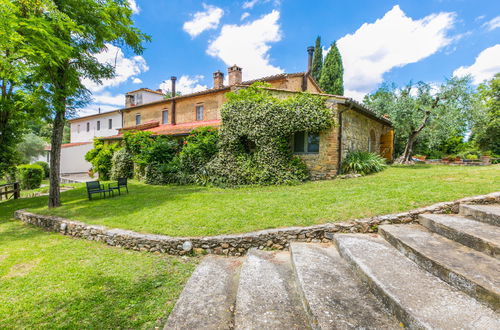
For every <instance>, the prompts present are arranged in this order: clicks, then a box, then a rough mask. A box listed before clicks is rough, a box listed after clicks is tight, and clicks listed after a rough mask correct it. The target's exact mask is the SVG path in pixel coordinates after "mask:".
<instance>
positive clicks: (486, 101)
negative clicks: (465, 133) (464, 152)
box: [472, 73, 500, 154]
mask: <svg viewBox="0 0 500 330" xmlns="http://www.w3.org/2000/svg"><path fill="white" fill-rule="evenodd" d="M476 108H477V113H476V116H475V122H474V126H473V129H472V138H473V140H474V141H475V142H476V143H477V144H478V146H479V147H480V148H481V150H483V151H492V152H493V153H495V154H500V73H497V74H496V75H495V77H493V78H492V79H491V80H490V81H488V82H485V83H483V84H481V85H479V87H478V93H477V99H476Z"/></svg>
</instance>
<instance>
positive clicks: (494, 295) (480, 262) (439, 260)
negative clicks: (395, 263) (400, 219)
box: [379, 225, 500, 310]
mask: <svg viewBox="0 0 500 330" xmlns="http://www.w3.org/2000/svg"><path fill="white" fill-rule="evenodd" d="M379 233H380V234H381V235H382V236H383V237H384V238H385V239H386V241H388V242H389V243H390V244H392V245H393V246H394V247H396V248H397V249H398V250H399V251H401V252H402V253H403V254H404V255H406V256H407V257H408V258H409V259H411V260H413V261H414V262H416V263H417V264H418V265H420V266H421V267H422V268H423V269H425V270H427V271H428V272H430V273H431V274H433V275H435V276H437V277H439V278H440V279H442V280H443V281H445V282H448V284H450V285H452V286H454V287H456V288H457V289H459V290H462V291H464V292H466V293H467V294H469V295H471V296H472V297H474V298H476V299H478V300H480V301H482V302H484V303H486V304H488V305H490V307H492V308H493V309H495V310H498V309H500V276H499V275H500V261H498V260H496V259H495V258H492V257H490V256H487V255H486V254H483V253H481V252H478V251H476V250H473V249H471V248H469V247H467V246H464V245H461V244H459V243H457V242H454V241H452V240H449V239H447V238H445V237H443V236H440V235H438V234H435V233H432V232H430V231H429V230H427V229H426V228H424V227H422V226H420V225H392V226H380V228H379Z"/></svg>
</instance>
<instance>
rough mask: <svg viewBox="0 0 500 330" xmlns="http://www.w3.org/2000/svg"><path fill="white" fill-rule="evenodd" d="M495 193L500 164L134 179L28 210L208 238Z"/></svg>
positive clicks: (68, 194) (79, 191)
mask: <svg viewBox="0 0 500 330" xmlns="http://www.w3.org/2000/svg"><path fill="white" fill-rule="evenodd" d="M494 191H500V165H493V166H484V167H479V166H478V167H472V166H471V167H465V166H439V165H418V166H410V167H408V166H392V167H390V168H388V169H387V170H385V171H383V172H381V173H377V174H374V175H369V176H366V177H361V178H355V179H345V180H341V179H337V180H330V181H319V182H308V183H306V184H301V185H296V186H271V187H246V188H239V189H221V188H211V187H199V186H175V185H170V186H150V185H145V184H142V183H137V182H133V183H132V184H130V194H128V195H127V194H125V195H122V196H116V197H114V198H107V199H101V200H93V201H88V200H87V196H86V193H85V188H83V187H81V188H78V189H74V190H71V191H68V192H65V193H63V195H62V196H63V197H62V201H63V203H64V205H63V206H62V207H60V208H57V209H54V210H48V209H47V208H46V207H31V208H29V210H30V211H33V212H36V213H43V214H53V215H58V216H62V217H66V218H70V219H74V220H80V221H83V222H86V223H92V224H100V225H105V226H108V227H113V228H116V227H117V228H123V229H130V230H135V231H139V232H148V233H158V234H166V235H171V236H203V235H218V234H227V233H243V232H249V231H253V230H258V229H266V228H276V227H284V226H307V225H313V224H319V223H325V222H334V221H346V220H349V219H355V218H362V217H369V216H374V215H381V214H387V213H394V212H401V211H405V210H411V209H414V208H418V207H421V206H426V205H430V204H433V203H436V202H441V201H451V200H454V199H458V198H462V197H466V196H473V195H479V194H486V193H490V192H494ZM0 207H1V206H0Z"/></svg>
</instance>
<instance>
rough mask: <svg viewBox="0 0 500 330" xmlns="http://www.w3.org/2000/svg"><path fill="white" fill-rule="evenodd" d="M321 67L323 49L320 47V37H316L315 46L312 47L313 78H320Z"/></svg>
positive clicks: (317, 79)
mask: <svg viewBox="0 0 500 330" xmlns="http://www.w3.org/2000/svg"><path fill="white" fill-rule="evenodd" d="M322 67H323V49H322V47H321V37H320V36H318V37H317V38H316V47H314V57H313V63H312V68H311V74H312V76H313V78H314V79H315V80H316V81H317V82H319V79H320V78H321V68H322Z"/></svg>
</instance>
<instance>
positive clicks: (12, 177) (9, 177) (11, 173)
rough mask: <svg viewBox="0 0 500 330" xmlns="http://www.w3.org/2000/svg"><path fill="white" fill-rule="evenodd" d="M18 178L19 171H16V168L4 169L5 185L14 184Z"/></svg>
mask: <svg viewBox="0 0 500 330" xmlns="http://www.w3.org/2000/svg"><path fill="white" fill-rule="evenodd" d="M18 177H19V170H18V169H17V166H10V167H7V168H6V170H5V172H4V180H5V181H6V182H7V183H12V182H16V181H17V179H18Z"/></svg>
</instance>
